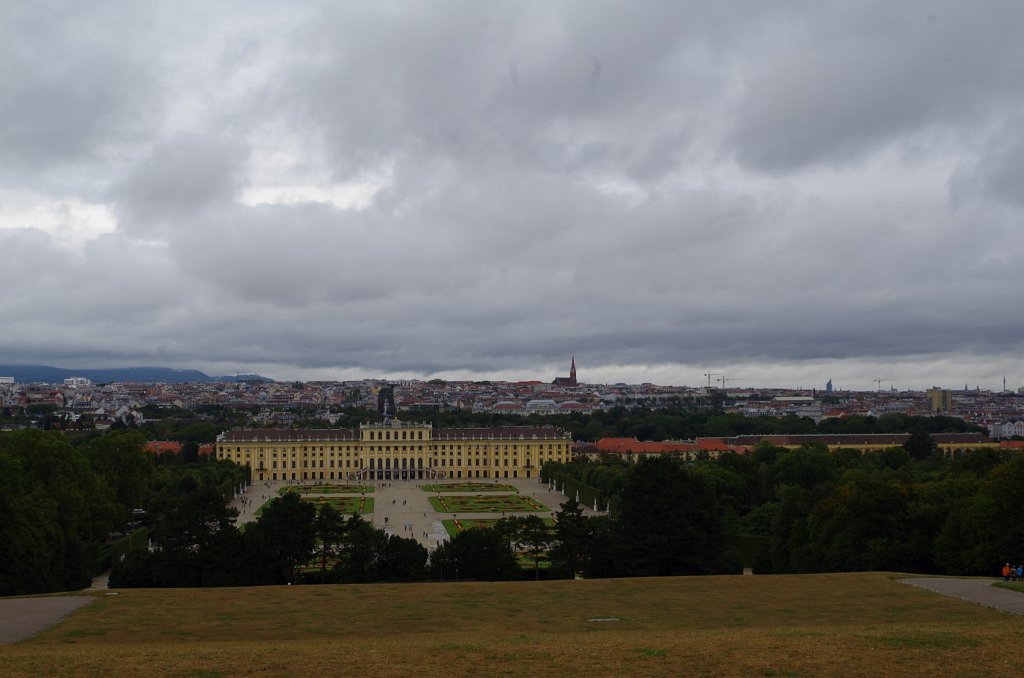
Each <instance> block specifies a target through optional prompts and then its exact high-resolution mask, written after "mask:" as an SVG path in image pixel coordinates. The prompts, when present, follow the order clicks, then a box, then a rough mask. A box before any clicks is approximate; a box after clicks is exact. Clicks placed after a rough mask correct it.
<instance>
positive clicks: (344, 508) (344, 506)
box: [302, 496, 373, 515]
mask: <svg viewBox="0 0 1024 678" xmlns="http://www.w3.org/2000/svg"><path fill="white" fill-rule="evenodd" d="M302 501H307V502H309V503H310V504H313V505H314V506H316V507H317V508H320V506H322V505H323V504H330V505H331V506H332V507H334V509H335V510H336V511H337V512H338V513H341V514H343V515H351V514H353V513H360V514H367V513H373V497H305V496H304V497H303V498H302Z"/></svg>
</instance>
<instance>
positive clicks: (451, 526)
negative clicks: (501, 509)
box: [441, 518, 555, 537]
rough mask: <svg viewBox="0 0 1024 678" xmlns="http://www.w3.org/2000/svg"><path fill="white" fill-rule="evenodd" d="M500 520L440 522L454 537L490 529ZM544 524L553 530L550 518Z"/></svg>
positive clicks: (470, 519) (449, 534)
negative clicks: (476, 530) (468, 532)
mask: <svg viewBox="0 0 1024 678" xmlns="http://www.w3.org/2000/svg"><path fill="white" fill-rule="evenodd" d="M499 520H501V518H454V519H452V520H442V521H441V525H443V526H444V530H445V532H447V533H448V536H449V537H454V536H455V535H457V534H458V533H459V532H464V531H466V530H474V529H481V530H483V529H490V528H492V527H494V526H495V525H497V524H498V521H499ZM544 524H545V525H547V526H548V527H550V528H554V526H555V521H554V519H552V518H545V519H544Z"/></svg>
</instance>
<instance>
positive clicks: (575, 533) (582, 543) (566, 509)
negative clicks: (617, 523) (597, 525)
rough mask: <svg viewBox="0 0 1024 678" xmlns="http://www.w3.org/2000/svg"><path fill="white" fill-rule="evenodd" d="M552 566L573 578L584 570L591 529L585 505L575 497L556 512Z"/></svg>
mask: <svg viewBox="0 0 1024 678" xmlns="http://www.w3.org/2000/svg"><path fill="white" fill-rule="evenodd" d="M555 519H556V522H555V534H554V539H553V542H554V544H553V546H552V547H551V566H552V568H554V569H555V570H556V571H558V572H562V573H565V574H567V575H568V577H569V578H570V579H571V578H573V577H574V576H575V575H576V574H577V573H580V572H582V571H583V568H584V566H585V565H586V562H587V557H588V552H589V537H590V530H589V528H588V519H587V518H585V517H584V516H583V507H582V506H580V503H579V502H578V501H576V500H575V499H569V500H568V501H566V502H564V503H563V504H562V506H561V508H560V509H559V510H558V513H556V514H555Z"/></svg>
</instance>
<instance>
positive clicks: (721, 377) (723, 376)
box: [715, 374, 743, 391]
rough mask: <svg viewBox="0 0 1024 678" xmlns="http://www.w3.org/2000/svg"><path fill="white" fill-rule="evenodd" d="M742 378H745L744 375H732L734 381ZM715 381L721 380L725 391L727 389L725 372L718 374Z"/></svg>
mask: <svg viewBox="0 0 1024 678" xmlns="http://www.w3.org/2000/svg"><path fill="white" fill-rule="evenodd" d="M742 378H743V377H732V380H733V381H736V380H737V379H742ZM715 381H717V382H721V384H722V390H723V391H724V390H725V375H724V374H720V375H718V379H715Z"/></svg>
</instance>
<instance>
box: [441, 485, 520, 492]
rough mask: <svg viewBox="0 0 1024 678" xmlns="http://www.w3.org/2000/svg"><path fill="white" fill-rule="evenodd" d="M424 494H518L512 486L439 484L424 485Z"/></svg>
mask: <svg viewBox="0 0 1024 678" xmlns="http://www.w3.org/2000/svg"><path fill="white" fill-rule="evenodd" d="M423 491H424V492H433V493H434V494H450V493H453V492H518V490H517V489H516V488H515V487H513V486H511V485H503V484H500V483H437V484H435V485H424V486H423Z"/></svg>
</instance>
